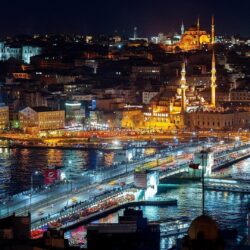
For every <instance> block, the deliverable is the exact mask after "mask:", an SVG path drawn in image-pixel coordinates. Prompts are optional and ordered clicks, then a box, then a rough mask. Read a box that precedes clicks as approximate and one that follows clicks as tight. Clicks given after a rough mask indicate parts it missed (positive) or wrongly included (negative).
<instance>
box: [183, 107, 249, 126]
mask: <svg viewBox="0 0 250 250" xmlns="http://www.w3.org/2000/svg"><path fill="white" fill-rule="evenodd" d="M249 124H250V113H249V112H246V111H234V110H223V109H221V110H220V109H218V110H208V111H195V112H190V113H189V114H188V118H187V126H188V127H190V128H192V129H214V130H227V129H235V128H247V127H248V126H249Z"/></svg>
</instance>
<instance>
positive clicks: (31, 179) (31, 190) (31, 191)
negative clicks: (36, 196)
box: [29, 171, 39, 212]
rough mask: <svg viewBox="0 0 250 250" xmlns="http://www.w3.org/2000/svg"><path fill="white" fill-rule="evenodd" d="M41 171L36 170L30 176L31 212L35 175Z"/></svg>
mask: <svg viewBox="0 0 250 250" xmlns="http://www.w3.org/2000/svg"><path fill="white" fill-rule="evenodd" d="M38 174H39V171H35V172H34V173H31V176H30V209H29V210H30V212H31V202H32V195H33V181H34V180H33V175H38Z"/></svg>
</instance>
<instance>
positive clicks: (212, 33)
mask: <svg viewBox="0 0 250 250" xmlns="http://www.w3.org/2000/svg"><path fill="white" fill-rule="evenodd" d="M214 42H215V35H214V16H212V25H211V44H212V45H213V44H214Z"/></svg>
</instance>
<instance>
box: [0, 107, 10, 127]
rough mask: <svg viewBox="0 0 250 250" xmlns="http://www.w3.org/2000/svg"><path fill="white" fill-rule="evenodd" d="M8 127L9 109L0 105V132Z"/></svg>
mask: <svg viewBox="0 0 250 250" xmlns="http://www.w3.org/2000/svg"><path fill="white" fill-rule="evenodd" d="M8 126H9V107H8V106H5V105H4V104H1V103H0V130H2V129H5V128H7V127H8Z"/></svg>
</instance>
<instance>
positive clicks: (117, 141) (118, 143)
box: [112, 140, 121, 146]
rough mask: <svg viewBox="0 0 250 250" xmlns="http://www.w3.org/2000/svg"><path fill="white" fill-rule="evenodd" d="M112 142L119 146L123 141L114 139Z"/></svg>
mask: <svg viewBox="0 0 250 250" xmlns="http://www.w3.org/2000/svg"><path fill="white" fill-rule="evenodd" d="M112 143H113V145H115V146H119V145H120V144H121V142H120V141H119V140H114V141H112Z"/></svg>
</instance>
